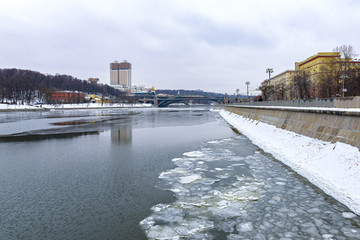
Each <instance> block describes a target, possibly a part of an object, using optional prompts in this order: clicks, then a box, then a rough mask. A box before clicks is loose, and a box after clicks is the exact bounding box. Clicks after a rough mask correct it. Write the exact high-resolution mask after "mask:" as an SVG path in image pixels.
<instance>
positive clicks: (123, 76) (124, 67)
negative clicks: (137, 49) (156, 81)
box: [110, 61, 131, 90]
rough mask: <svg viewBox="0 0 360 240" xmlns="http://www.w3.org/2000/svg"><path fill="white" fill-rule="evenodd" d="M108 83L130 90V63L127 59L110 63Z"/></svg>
mask: <svg viewBox="0 0 360 240" xmlns="http://www.w3.org/2000/svg"><path fill="white" fill-rule="evenodd" d="M110 85H111V86H113V87H115V88H118V89H122V90H130V88H131V63H128V62H127V61H123V62H121V63H119V62H117V61H115V62H113V63H110Z"/></svg>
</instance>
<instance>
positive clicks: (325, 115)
mask: <svg viewBox="0 0 360 240" xmlns="http://www.w3.org/2000/svg"><path fill="white" fill-rule="evenodd" d="M355 101H359V99H356V100H355ZM355 101H354V102H355ZM339 104H340V103H339ZM223 109H225V110H226V111H229V112H233V113H235V114H238V115H240V116H243V117H246V118H250V119H253V120H256V121H260V122H264V123H267V124H270V125H274V126H276V127H278V128H282V129H285V130H288V131H292V132H296V133H298V134H302V135H305V136H308V137H312V138H317V139H320V140H323V141H328V142H336V141H339V142H343V143H347V144H350V145H352V146H354V147H357V148H359V149H360V112H353V111H346V110H331V109H306V108H299V109H297V108H286V107H284V108H281V107H261V106H239V105H237V106H229V105H228V106H224V107H223Z"/></svg>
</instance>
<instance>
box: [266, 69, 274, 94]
mask: <svg viewBox="0 0 360 240" xmlns="http://www.w3.org/2000/svg"><path fill="white" fill-rule="evenodd" d="M273 72H274V70H273V69H272V68H267V69H266V73H269V101H271V85H270V76H271V73H273Z"/></svg>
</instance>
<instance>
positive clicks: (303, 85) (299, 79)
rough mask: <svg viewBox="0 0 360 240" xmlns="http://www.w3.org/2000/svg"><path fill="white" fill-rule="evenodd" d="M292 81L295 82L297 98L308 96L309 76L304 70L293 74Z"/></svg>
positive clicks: (309, 87)
mask: <svg viewBox="0 0 360 240" xmlns="http://www.w3.org/2000/svg"><path fill="white" fill-rule="evenodd" d="M294 83H295V84H296V90H297V94H296V96H297V98H300V99H307V98H310V96H311V94H310V89H311V84H310V76H309V74H308V73H307V72H306V71H300V72H298V73H297V74H296V75H295V76H294Z"/></svg>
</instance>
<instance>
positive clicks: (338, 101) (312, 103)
mask: <svg viewBox="0 0 360 240" xmlns="http://www.w3.org/2000/svg"><path fill="white" fill-rule="evenodd" d="M235 105H240V106H241V105H249V106H287V107H327V108H360V97H359V96H356V97H345V98H329V99H297V100H277V101H269V102H267V101H262V102H246V103H239V104H235Z"/></svg>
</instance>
